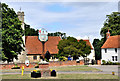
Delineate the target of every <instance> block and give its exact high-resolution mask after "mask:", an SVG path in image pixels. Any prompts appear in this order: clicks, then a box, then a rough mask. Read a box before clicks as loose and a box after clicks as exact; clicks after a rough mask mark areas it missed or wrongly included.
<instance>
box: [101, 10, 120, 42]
mask: <svg viewBox="0 0 120 81" xmlns="http://www.w3.org/2000/svg"><path fill="white" fill-rule="evenodd" d="M106 17H107V19H106V21H105V23H104V26H103V28H101V31H100V34H101V36H102V37H104V42H105V40H106V33H107V31H108V29H109V31H110V35H111V36H113V35H120V12H113V13H112V14H110V15H107V16H106Z"/></svg>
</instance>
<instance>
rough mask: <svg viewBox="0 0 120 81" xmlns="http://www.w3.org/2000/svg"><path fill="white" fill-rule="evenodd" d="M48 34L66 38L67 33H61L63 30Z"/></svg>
mask: <svg viewBox="0 0 120 81" xmlns="http://www.w3.org/2000/svg"><path fill="white" fill-rule="evenodd" d="M48 36H61V38H62V39H65V38H66V33H61V32H55V33H48Z"/></svg>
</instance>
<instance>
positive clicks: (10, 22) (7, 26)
mask: <svg viewBox="0 0 120 81" xmlns="http://www.w3.org/2000/svg"><path fill="white" fill-rule="evenodd" d="M23 35H24V33H23V29H22V27H21V21H19V19H18V16H17V14H16V13H15V11H14V10H13V8H8V5H6V4H5V3H2V57H4V58H2V60H3V61H5V60H7V61H8V62H11V61H13V58H16V59H17V55H18V54H20V53H21V51H22V50H23V47H22V44H23V40H22V36H23Z"/></svg>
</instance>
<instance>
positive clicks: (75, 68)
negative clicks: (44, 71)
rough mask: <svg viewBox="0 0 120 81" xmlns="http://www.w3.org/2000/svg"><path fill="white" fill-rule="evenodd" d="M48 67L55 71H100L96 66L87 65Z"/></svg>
mask: <svg viewBox="0 0 120 81" xmlns="http://www.w3.org/2000/svg"><path fill="white" fill-rule="evenodd" d="M50 69H55V70H56V71H101V70H99V69H96V68H92V67H88V66H85V65H84V66H80V65H77V66H61V67H50Z"/></svg>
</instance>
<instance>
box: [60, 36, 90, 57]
mask: <svg viewBox="0 0 120 81" xmlns="http://www.w3.org/2000/svg"><path fill="white" fill-rule="evenodd" d="M58 49H59V56H65V57H68V56H69V55H71V56H73V57H78V56H82V57H86V56H87V55H89V54H90V53H91V47H90V46H88V45H86V42H85V41H83V40H80V41H79V42H78V41H77V39H76V38H74V37H67V39H63V40H61V41H60V42H59V44H58Z"/></svg>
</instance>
